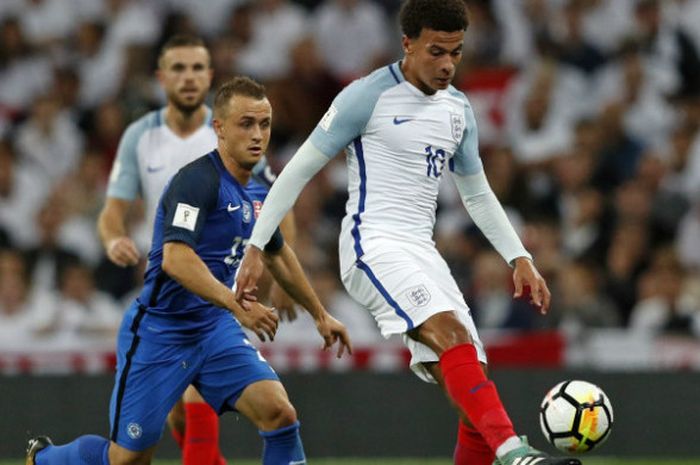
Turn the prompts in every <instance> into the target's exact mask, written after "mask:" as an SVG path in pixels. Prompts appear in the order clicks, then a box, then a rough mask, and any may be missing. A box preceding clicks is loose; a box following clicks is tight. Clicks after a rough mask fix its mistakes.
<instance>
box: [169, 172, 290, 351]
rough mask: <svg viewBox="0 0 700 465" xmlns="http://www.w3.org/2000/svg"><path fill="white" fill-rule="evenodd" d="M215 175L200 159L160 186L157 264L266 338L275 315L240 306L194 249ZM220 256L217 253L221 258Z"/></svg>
mask: <svg viewBox="0 0 700 465" xmlns="http://www.w3.org/2000/svg"><path fill="white" fill-rule="evenodd" d="M219 182H220V181H219V174H218V172H217V171H216V168H214V166H213V165H212V164H210V163H207V159H200V160H199V161H197V162H194V163H192V164H190V165H187V166H186V167H185V168H183V169H182V170H180V171H179V172H178V173H177V174H176V175H175V177H173V179H172V181H170V184H169V185H168V187H167V188H166V190H165V192H164V193H163V197H162V198H161V204H160V207H159V208H160V209H161V211H162V216H161V215H160V214H159V216H158V217H159V218H161V217H162V222H163V223H162V227H163V261H162V263H161V268H162V270H163V272H165V273H166V274H167V275H168V276H170V277H171V278H172V279H174V280H175V281H177V282H178V283H179V284H180V285H181V286H183V287H184V288H185V289H187V290H188V291H190V292H192V293H193V294H196V295H198V296H199V297H201V298H202V299H204V300H206V301H208V302H211V303H212V304H214V305H216V306H217V307H220V308H222V309H226V310H228V311H229V312H231V313H232V314H233V315H234V316H235V317H236V318H237V319H238V321H239V322H240V323H241V324H242V325H243V326H245V327H247V328H249V329H251V330H252V331H254V332H255V333H256V334H257V335H258V337H259V338H260V340H262V341H264V340H265V336H267V337H268V338H269V339H270V340H272V338H273V337H274V335H275V332H276V331H277V323H278V317H277V315H276V314H275V313H274V312H273V311H272V310H271V309H269V308H267V307H265V306H264V305H261V304H259V303H257V302H248V306H247V308H246V309H244V308H243V307H242V306H241V304H239V303H238V302H237V301H236V296H235V294H234V292H233V291H232V290H231V289H230V288H229V287H228V286H227V285H225V284H224V283H222V282H221V281H219V280H218V279H217V277H216V276H214V274H213V273H212V272H211V270H210V269H209V267H208V266H207V264H206V263H205V262H204V260H202V258H201V257H200V256H199V255H198V254H197V252H196V249H197V246H198V245H199V242H200V238H201V235H202V231H203V229H204V226H205V224H206V220H207V217H208V216H209V213H210V212H211V211H213V210H214V209H215V208H216V205H217V201H218V198H219ZM222 259H223V257H222Z"/></svg>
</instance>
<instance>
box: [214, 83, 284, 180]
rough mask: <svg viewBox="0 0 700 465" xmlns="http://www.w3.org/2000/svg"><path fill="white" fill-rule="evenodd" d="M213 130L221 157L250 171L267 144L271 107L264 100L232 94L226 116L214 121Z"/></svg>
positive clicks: (270, 123) (267, 101) (270, 127)
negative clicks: (231, 160)
mask: <svg viewBox="0 0 700 465" xmlns="http://www.w3.org/2000/svg"><path fill="white" fill-rule="evenodd" d="M214 129H215V130H216V134H217V136H218V138H219V149H220V150H221V151H222V153H221V155H222V156H225V157H228V158H230V159H233V160H234V161H235V162H236V163H237V164H238V165H239V166H241V167H243V168H245V169H253V167H254V166H255V164H256V163H257V162H258V161H260V159H261V158H262V156H263V155H264V154H265V151H266V150H267V145H268V144H269V143H270V132H271V129H272V106H271V105H270V102H269V100H267V99H266V98H265V99H262V100H257V99H254V98H252V97H247V96H242V95H234V96H233V97H232V98H231V101H230V102H229V105H228V111H227V112H226V115H225V116H224V117H223V118H222V119H218V118H217V119H215V120H214ZM224 152H225V153H224Z"/></svg>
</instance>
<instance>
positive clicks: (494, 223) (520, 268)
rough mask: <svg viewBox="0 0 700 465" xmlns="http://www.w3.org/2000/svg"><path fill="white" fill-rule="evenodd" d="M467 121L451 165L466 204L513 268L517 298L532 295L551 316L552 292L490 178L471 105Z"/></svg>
mask: <svg viewBox="0 0 700 465" xmlns="http://www.w3.org/2000/svg"><path fill="white" fill-rule="evenodd" d="M465 122H466V124H465V129H464V135H463V137H462V141H461V143H460V145H459V147H458V149H457V152H455V154H454V159H453V160H452V161H451V163H450V165H449V167H450V171H451V172H452V177H453V179H454V181H455V184H456V185H457V190H458V191H459V194H460V198H461V199H462V203H463V204H464V207H465V208H466V209H467V212H468V213H469V216H470V217H471V218H472V220H474V223H475V224H476V225H477V226H478V227H479V229H480V230H481V232H483V233H484V236H486V238H487V239H488V240H489V242H491V244H492V245H493V246H494V248H495V249H496V250H497V251H498V253H499V254H501V256H502V257H503V258H504V259H505V260H506V262H508V263H509V264H510V265H511V266H513V284H514V286H515V292H514V294H513V297H515V298H519V297H527V294H528V292H529V294H530V295H529V297H530V300H531V302H532V303H533V304H535V305H536V306H537V307H538V308H539V309H540V312H541V313H543V314H544V313H547V311H548V310H549V304H550V300H551V293H550V292H549V288H548V287H547V283H546V282H545V280H544V278H543V277H542V275H540V273H539V272H538V271H537V268H536V267H535V265H534V263H533V262H532V255H530V253H529V252H528V251H527V250H526V249H525V246H523V243H522V241H521V240H520V238H519V237H518V234H517V233H516V232H515V229H514V228H513V225H512V224H511V223H510V220H509V219H508V216H507V215H506V212H505V210H504V209H503V206H502V205H501V203H500V202H499V201H498V198H497V197H496V194H494V192H493V190H492V189H491V186H490V185H489V182H488V180H487V179H486V174H485V173H484V168H483V165H482V163H481V158H479V147H478V133H477V127H476V119H475V118H474V113H473V112H472V110H471V107H470V106H469V105H465Z"/></svg>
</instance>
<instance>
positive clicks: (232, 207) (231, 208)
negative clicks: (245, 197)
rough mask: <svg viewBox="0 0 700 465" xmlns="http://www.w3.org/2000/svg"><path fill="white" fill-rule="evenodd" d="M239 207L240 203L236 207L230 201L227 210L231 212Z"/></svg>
mask: <svg viewBox="0 0 700 465" xmlns="http://www.w3.org/2000/svg"><path fill="white" fill-rule="evenodd" d="M239 208H241V206H240V205H236V206H235V207H234V206H233V205H231V204H230V203H229V204H228V205H227V206H226V210H228V211H229V212H235V211H236V210H238V209H239Z"/></svg>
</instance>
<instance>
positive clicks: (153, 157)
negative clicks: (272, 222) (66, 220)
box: [107, 108, 274, 228]
mask: <svg viewBox="0 0 700 465" xmlns="http://www.w3.org/2000/svg"><path fill="white" fill-rule="evenodd" d="M216 145H217V139H216V133H215V132H214V129H213V128H212V112H211V110H210V109H209V108H207V116H206V118H205V121H204V123H203V124H202V126H201V127H200V128H199V129H197V130H196V131H195V132H194V133H192V134H190V135H189V136H187V137H185V138H183V137H180V136H178V135H177V134H175V133H174V132H173V131H172V130H171V129H170V128H169V127H168V125H167V124H166V123H165V108H161V109H160V110H156V111H152V112H150V113H148V114H146V115H144V116H143V117H141V118H140V119H138V120H137V121H135V122H133V123H132V124H131V125H129V127H128V128H127V130H126V132H125V133H124V135H123V136H122V138H121V141H120V143H119V149H118V151H117V157H116V160H115V161H114V165H113V166H112V172H111V174H110V178H109V186H108V188H107V196H108V197H114V198H119V199H124V200H135V199H136V198H137V197H138V196H140V197H142V198H143V199H144V201H145V204H146V205H145V207H146V219H147V221H148V223H147V224H148V226H149V228H152V226H153V220H154V219H155V214H156V209H157V208H158V202H159V201H160V196H161V194H162V193H163V190H164V189H165V186H166V184H167V183H168V181H169V180H170V178H172V177H173V176H174V175H175V173H177V172H178V171H179V170H180V168H182V167H183V166H185V165H186V164H188V163H190V162H192V161H194V160H195V159H197V158H199V157H201V156H203V155H205V154H207V153H209V152H211V151H212V150H214V149H215V148H216ZM253 171H254V176H255V179H256V181H258V182H261V183H262V184H264V185H265V186H267V187H269V186H270V185H271V183H272V181H273V180H274V176H273V175H272V173H271V171H270V169H269V167H268V165H267V161H266V160H265V158H263V159H262V160H261V161H260V162H259V163H258V164H257V165H256V166H255V168H254V170H253Z"/></svg>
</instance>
